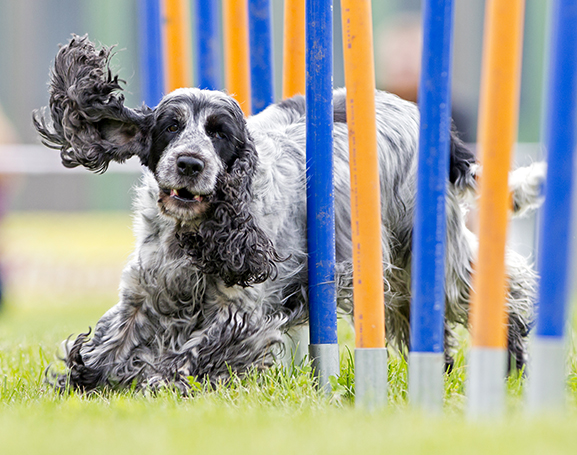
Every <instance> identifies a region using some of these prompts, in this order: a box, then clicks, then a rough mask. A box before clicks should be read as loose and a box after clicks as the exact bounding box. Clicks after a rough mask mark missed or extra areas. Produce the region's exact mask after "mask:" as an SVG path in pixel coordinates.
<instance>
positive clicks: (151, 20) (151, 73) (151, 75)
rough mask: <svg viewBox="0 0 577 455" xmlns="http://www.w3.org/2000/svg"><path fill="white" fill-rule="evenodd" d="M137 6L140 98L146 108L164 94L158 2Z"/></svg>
mask: <svg viewBox="0 0 577 455" xmlns="http://www.w3.org/2000/svg"><path fill="white" fill-rule="evenodd" d="M138 5H139V7H138V14H139V18H138V19H139V20H138V24H139V29H138V32H139V44H140V46H139V50H140V56H139V57H140V74H141V78H142V79H141V91H142V98H143V100H144V102H145V103H146V105H147V106H150V107H154V106H156V105H157V104H158V103H159V102H160V100H161V99H162V95H163V93H164V74H163V64H162V63H163V62H162V38H161V29H160V1H159V0H144V1H142V2H140V3H139V4H138Z"/></svg>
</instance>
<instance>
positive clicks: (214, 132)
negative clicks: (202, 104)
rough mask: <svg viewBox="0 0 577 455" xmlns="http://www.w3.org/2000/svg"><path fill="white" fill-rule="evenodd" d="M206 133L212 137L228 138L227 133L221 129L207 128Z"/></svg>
mask: <svg viewBox="0 0 577 455" xmlns="http://www.w3.org/2000/svg"><path fill="white" fill-rule="evenodd" d="M206 133H207V134H208V135H209V136H210V137H212V138H216V139H226V135H225V134H224V133H223V132H222V131H220V130H207V132H206Z"/></svg>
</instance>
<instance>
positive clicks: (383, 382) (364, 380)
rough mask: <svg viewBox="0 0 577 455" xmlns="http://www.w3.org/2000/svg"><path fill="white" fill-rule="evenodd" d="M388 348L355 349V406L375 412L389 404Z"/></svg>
mask: <svg viewBox="0 0 577 455" xmlns="http://www.w3.org/2000/svg"><path fill="white" fill-rule="evenodd" d="M387 360H388V354H387V348H356V349H355V406H356V407H357V408H362V409H367V410H375V409H379V408H383V407H385V406H386V404H387V389H388V385H387Z"/></svg>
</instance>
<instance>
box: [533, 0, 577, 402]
mask: <svg viewBox="0 0 577 455" xmlns="http://www.w3.org/2000/svg"><path fill="white" fill-rule="evenodd" d="M549 29H550V31H551V37H550V49H549V65H548V73H549V75H548V87H547V98H546V111H545V123H544V132H543V136H544V141H543V142H544V146H545V153H546V155H547V180H546V184H545V202H544V205H543V209H542V217H541V226H540V236H539V255H538V270H539V276H540V285H539V301H538V302H539V303H538V317H537V326H536V330H535V333H536V337H535V340H534V343H533V346H532V348H533V355H532V358H533V363H532V366H531V371H530V374H529V378H530V393H529V399H530V401H531V403H532V406H534V407H535V408H537V409H541V408H548V407H553V408H555V407H560V406H563V403H564V401H565V372H564V370H565V346H564V344H565V343H564V337H565V325H566V323H567V308H568V302H569V293H570V291H571V283H570V276H571V275H570V272H571V267H570V259H571V251H572V250H571V235H572V230H571V227H572V213H573V210H572V208H573V202H572V192H573V172H574V169H575V165H574V163H575V146H576V144H575V121H576V111H575V110H576V102H577V0H555V1H554V2H553V7H552V11H551V24H550V27H549Z"/></svg>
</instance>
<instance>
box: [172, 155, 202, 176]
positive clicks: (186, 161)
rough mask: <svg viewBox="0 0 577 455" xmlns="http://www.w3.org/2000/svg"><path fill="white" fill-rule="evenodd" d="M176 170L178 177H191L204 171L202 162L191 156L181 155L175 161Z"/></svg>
mask: <svg viewBox="0 0 577 455" xmlns="http://www.w3.org/2000/svg"><path fill="white" fill-rule="evenodd" d="M176 168H177V169H178V173H179V174H180V175H184V176H186V177H193V176H195V175H197V174H200V173H201V172H202V170H203V169H204V161H202V160H199V159H198V158H195V157H193V156H189V155H182V156H179V157H178V158H177V159H176Z"/></svg>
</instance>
